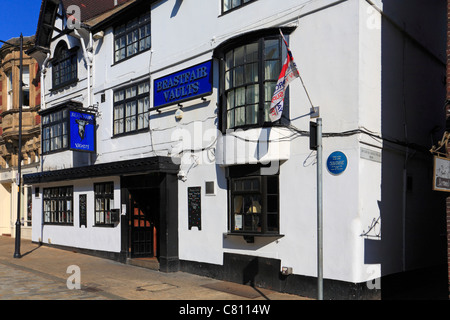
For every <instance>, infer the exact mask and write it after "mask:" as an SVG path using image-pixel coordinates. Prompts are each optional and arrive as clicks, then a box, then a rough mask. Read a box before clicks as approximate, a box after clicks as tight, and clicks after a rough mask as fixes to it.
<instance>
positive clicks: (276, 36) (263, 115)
mask: <svg viewBox="0 0 450 320" xmlns="http://www.w3.org/2000/svg"><path fill="white" fill-rule="evenodd" d="M284 31H285V37H286V38H287V39H289V33H290V32H291V31H292V30H291V29H286V30H284ZM271 41H277V42H278V52H279V56H278V57H277V58H274V59H272V58H270V57H269V56H268V54H267V52H266V51H265V45H266V43H268V42H271ZM252 43H258V61H257V63H258V81H255V82H245V83H243V84H240V85H237V86H230V87H227V83H226V81H227V79H226V72H228V69H227V60H226V58H227V54H229V52H231V51H235V50H237V49H239V48H241V47H244V46H248V45H251V44H252ZM286 55H287V50H286V47H285V46H284V44H283V41H282V37H281V35H280V31H279V29H268V30H260V31H257V32H253V33H250V34H245V35H243V36H240V37H238V38H235V39H232V40H230V41H227V42H226V43H225V44H223V45H221V46H220V47H219V48H218V49H216V52H215V57H216V58H218V59H219V61H220V77H219V108H220V117H219V128H220V130H221V131H222V133H226V132H227V130H235V129H244V130H245V129H249V128H261V127H270V126H274V125H280V124H281V125H286V124H289V88H287V90H286V93H285V98H284V109H283V114H282V117H281V119H280V120H278V121H275V122H271V121H270V119H269V117H268V114H269V109H270V103H271V100H272V96H273V92H274V90H275V86H276V83H277V81H278V77H279V74H280V72H281V68H282V66H283V63H284V60H285V58H286ZM266 62H270V63H274V64H277V68H276V70H275V69H273V72H272V75H271V78H269V79H265V70H266V69H265V66H266ZM250 63H253V62H250ZM246 65H247V60H246V59H244V64H242V66H244V70H245V66H246ZM244 72H245V71H244ZM243 77H244V78H246V77H247V75H246V74H244V76H243ZM255 84H258V91H259V97H258V102H257V103H258V120H257V122H256V123H251V122H248V121H247V110H246V111H245V113H246V120H245V121H244V123H241V124H239V125H230V120H229V117H231V115H230V116H229V115H228V111H229V110H231V109H236V108H240V107H243V106H245V107H247V106H248V105H251V104H249V103H247V100H248V97H247V96H246V97H245V99H246V101H245V104H244V105H239V106H236V104H235V105H234V106H231V107H230V104H229V103H228V97H229V92H230V91H231V90H234V89H239V88H242V87H247V86H250V85H255ZM246 95H247V94H246ZM235 99H236V98H235Z"/></svg>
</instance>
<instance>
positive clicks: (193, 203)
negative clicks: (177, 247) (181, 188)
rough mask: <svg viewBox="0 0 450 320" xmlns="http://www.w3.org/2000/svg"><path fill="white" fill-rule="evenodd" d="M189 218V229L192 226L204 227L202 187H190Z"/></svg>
mask: <svg viewBox="0 0 450 320" xmlns="http://www.w3.org/2000/svg"><path fill="white" fill-rule="evenodd" d="M188 219H189V230H191V228H192V227H197V228H198V230H201V229H202V206H201V187H189V188H188Z"/></svg>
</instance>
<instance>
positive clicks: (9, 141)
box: [0, 36, 41, 238]
mask: <svg viewBox="0 0 450 320" xmlns="http://www.w3.org/2000/svg"><path fill="white" fill-rule="evenodd" d="M6 42H7V43H8V44H3V46H2V47H1V48H0V234H2V235H5V234H6V235H10V234H14V223H15V221H16V219H17V216H16V212H17V192H15V191H14V190H17V186H16V179H17V177H16V175H17V171H18V169H17V168H18V158H19V157H18V143H19V90H20V87H19V83H20V80H19V79H20V49H19V47H18V46H19V45H20V39H19V38H13V39H9V40H7V41H6ZM10 44H11V45H10ZM32 46H34V36H31V37H24V41H23V50H24V51H26V50H27V49H29V48H31V47H32ZM22 82H23V108H22V110H23V111H22V144H21V148H20V150H21V159H22V161H21V164H22V166H23V173H32V172H36V171H37V169H38V167H39V161H40V160H39V159H40V157H39V156H40V117H39V115H38V114H37V111H38V110H39V107H40V103H41V97H40V91H41V90H40V83H39V65H38V64H37V62H36V60H35V59H33V58H32V57H30V56H28V55H27V54H25V53H24V54H23V77H22ZM21 192H22V197H21V200H22V202H21V203H22V205H21V208H22V209H21V210H22V211H21V217H22V221H23V226H24V231H23V232H22V237H23V238H31V206H30V204H31V201H30V199H29V195H30V194H31V192H29V188H24V189H22V190H21Z"/></svg>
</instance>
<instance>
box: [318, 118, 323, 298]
mask: <svg viewBox="0 0 450 320" xmlns="http://www.w3.org/2000/svg"><path fill="white" fill-rule="evenodd" d="M322 149H323V148H322V119H321V118H318V119H317V299H318V300H323V243H322V242H323V230H322V225H323V220H322V215H323V207H322V202H323V198H322V151H323V150H322Z"/></svg>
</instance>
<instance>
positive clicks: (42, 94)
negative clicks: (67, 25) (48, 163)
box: [39, 52, 50, 172]
mask: <svg viewBox="0 0 450 320" xmlns="http://www.w3.org/2000/svg"><path fill="white" fill-rule="evenodd" d="M48 60H50V52H47V57H46V58H45V60H44V62H43V63H42V70H41V110H44V109H45V74H46V73H47V64H48ZM41 153H42V150H41ZM39 160H40V162H41V166H40V167H41V172H43V171H44V157H43V156H42V154H40V155H39Z"/></svg>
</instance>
